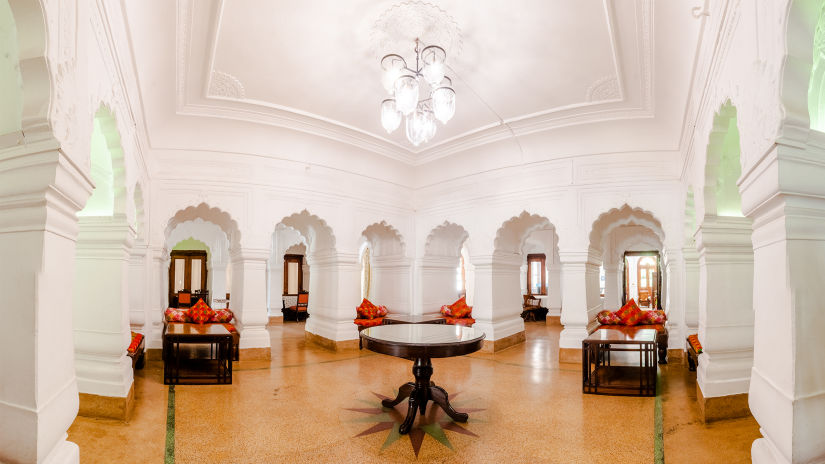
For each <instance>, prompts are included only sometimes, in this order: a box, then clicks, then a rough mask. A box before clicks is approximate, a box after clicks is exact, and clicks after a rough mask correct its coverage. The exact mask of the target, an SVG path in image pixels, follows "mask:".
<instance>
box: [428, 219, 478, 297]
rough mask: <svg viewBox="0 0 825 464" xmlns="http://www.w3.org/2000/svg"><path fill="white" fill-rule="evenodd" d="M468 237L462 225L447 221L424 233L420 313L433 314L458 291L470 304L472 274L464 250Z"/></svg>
mask: <svg viewBox="0 0 825 464" xmlns="http://www.w3.org/2000/svg"><path fill="white" fill-rule="evenodd" d="M469 238H470V234H469V233H468V232H467V230H466V229H465V228H464V227H463V226H461V225H459V224H456V223H453V222H449V221H444V222H443V223H441V224H439V225H437V226H436V227H434V228H433V229H432V230H431V231H430V233H429V234H427V238H426V241H425V243H424V256H423V257H422V259H421V265H420V275H421V280H420V282H421V284H420V285H421V288H420V292H421V293H420V295H421V299H420V301H421V304H422V310H423V312H424V313H432V312H436V311H438V310H439V308H440V307H441V306H442V305H445V304H451V303H453V302H454V301H455V300H456V299H458V298H459V296H460V295H461V294H462V291H464V292H466V293H465V296H466V297H467V302H468V304H470V305H472V304H473V296H474V292H473V282H474V275H475V274H474V267H473V265H472V263H471V262H470V259H469V253H468V251H467V250H468V242H469ZM462 265H463V269H462ZM462 273H463V275H462Z"/></svg>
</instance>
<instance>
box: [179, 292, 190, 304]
mask: <svg viewBox="0 0 825 464" xmlns="http://www.w3.org/2000/svg"><path fill="white" fill-rule="evenodd" d="M191 302H192V294H191V293H179V294H178V303H187V304H188V303H191Z"/></svg>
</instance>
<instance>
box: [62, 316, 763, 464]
mask: <svg viewBox="0 0 825 464" xmlns="http://www.w3.org/2000/svg"><path fill="white" fill-rule="evenodd" d="M526 326H527V334H526V335H527V341H526V343H523V344H520V345H517V346H515V347H512V348H509V349H507V350H504V351H501V352H499V353H496V354H484V353H475V354H472V355H470V356H465V357H461V358H449V359H434V360H433V365H434V374H433V381H434V382H435V383H436V384H438V385H441V386H443V387H444V388H445V389H446V390H447V391H448V392H449V393H450V400H451V402H452V403H453V405H454V407H456V409H458V410H464V411H467V412H469V413H470V421H469V422H468V423H466V424H458V423H454V422H452V421H449V419H448V418H446V416H444V414H443V412H442V411H441V410H440V409H439V408H438V407H431V406H430V407H428V412H427V414H426V416H425V417H424V419H423V420H417V425H416V427H415V428H414V429H413V431H412V432H411V433H410V434H409V435H403V436H402V435H398V433H397V427H398V425H397V424H398V423H400V421H401V420H402V419H403V416H404V414H405V413H406V403H402V404H401V405H398V406H397V407H396V408H395V409H394V410H384V409H382V408H381V407H380V399H381V398H383V397H387V396H394V394H395V392H396V388H397V387H398V386H400V385H401V384H403V383H405V382H408V381H410V380H412V374H411V371H410V369H411V365H412V363H411V362H409V361H405V360H402V359H398V358H394V357H390V356H384V355H378V354H374V353H371V352H369V351H366V350H363V351H361V352H348V353H333V352H330V351H327V350H325V349H323V348H320V347H317V346H315V345H312V344H307V343H306V342H305V341H304V333H303V328H304V325H303V323H294V322H287V323H283V324H281V323H276V324H272V325H270V327H269V330H270V334H271V337H272V361H271V362H263V361H249V362H244V361H241V362H240V363H236V367H235V370H234V376H233V384H232V385H221V386H218V385H214V386H213V385H207V386H176V387H175V388H174V389H170V388H169V387H168V386H165V385H163V372H162V367H163V366H162V363H160V362H157V361H155V362H147V363H146V367H145V368H144V369H142V370H139V371H137V373H136V376H135V396H136V404H135V412H134V414H133V416H132V417H131V419H130V420H129V422H128V423H123V422H116V421H111V420H102V419H89V418H84V417H78V418H77V419H76V420H75V422H74V424H73V425H72V427H71V428H70V429H69V440H70V441H73V442H75V443H77V444H78V445H79V446H80V461H81V463H120V462H123V463H142V462H147V463H162V462H167V463H171V462H175V463H224V462H226V463H269V462H272V463H281V462H283V463H302V462H307V463H316V462H317V463H348V462H357V463H371V462H382V463H385V462H438V463H451V462H456V463H463V462H473V463H475V462H478V463H488V462H507V463H521V462H525V463H526V462H529V463H579V462H581V463H655V462H663V461H664V462H668V463H682V462H685V463H687V462H690V463H694V464H695V463H704V462H725V463H726V464H733V463H739V462H742V463H745V462H750V446H751V443H752V442H753V440H754V439H756V438H758V437H759V428H758V425H757V423H756V422H755V421H754V420H753V419H752V418H747V419H738V420H730V421H722V422H718V423H715V424H711V425H704V424H702V423H701V421H700V420H699V416H698V407H697V406H696V392H695V374H694V373H691V372H688V370H687V367H686V366H684V365H683V364H682V363H681V362H680V360H671V363H670V364H668V365H666V366H660V369H659V376H660V396H659V397H657V398H634V397H613V396H595V395H583V394H582V393H581V367H580V366H579V365H576V364H561V365H560V364H559V362H558V335H559V332H560V331H561V327H560V326H558V325H554V324H552V323H547V324H545V323H544V322H531V323H527V324H526ZM657 401H658V402H659V408H660V409H659V411H661V413H662V415H661V417H662V418H663V419H662V421H661V423H660V425H659V426H658V427H657V423H656V421H655V416H656V411H657ZM167 423H168V426H167ZM657 433H659V434H661V435H663V437H664V442H663V446H662V442H661V441H660V442H658V445H657V441H656V434H657ZM167 440H168V446H167ZM657 449H658V450H659V456H658V459H657V456H656V454H657V453H656V450H657ZM662 452H663V459H662V456H661V454H662Z"/></svg>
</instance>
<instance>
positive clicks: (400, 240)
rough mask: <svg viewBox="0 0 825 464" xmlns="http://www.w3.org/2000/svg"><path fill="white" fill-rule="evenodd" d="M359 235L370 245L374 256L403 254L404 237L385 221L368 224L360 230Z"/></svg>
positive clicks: (404, 246) (404, 247)
mask: <svg viewBox="0 0 825 464" xmlns="http://www.w3.org/2000/svg"><path fill="white" fill-rule="evenodd" d="M361 236H362V237H364V238H366V239H367V240H368V241H369V242H370V244H371V245H372V246H371V247H370V248H371V253H372V255H373V256H374V257H380V256H404V252H405V250H406V244H405V243H404V237H403V236H402V235H401V232H399V231H398V229H396V228H395V227H393V226H392V225H390V224H388V223H387V221H381V222H376V223H373V224H370V225H369V226H367V227H366V228H365V229H364V230H363V231H362V232H361Z"/></svg>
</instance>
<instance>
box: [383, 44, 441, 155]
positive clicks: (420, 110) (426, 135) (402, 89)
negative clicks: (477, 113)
mask: <svg viewBox="0 0 825 464" xmlns="http://www.w3.org/2000/svg"><path fill="white" fill-rule="evenodd" d="M446 60H447V53H446V52H445V51H444V49H443V48H441V47H439V46H437V45H430V46H427V47H424V48H423V49H421V42H420V41H419V40H418V39H415V68H414V69H412V68H410V67H408V66H407V62H406V61H404V58H403V57H401V56H400V55H396V54H390V55H386V56H384V57H383V58H381V69H382V70H383V72H384V74H383V76H382V78H381V83H382V84H383V85H384V88H385V89H386V90H387V92H388V93H389V94H390V96H391V97H390V98H387V99H386V100H384V101H382V102H381V125H382V126H384V129H386V131H387V133H392V132H393V131H395V129H397V128H398V126H400V125H401V118H402V116H403V117H404V118H405V119H406V120H405V127H406V133H407V140H409V141H410V143H412V144H413V145H415V146H416V147H417V146H418V145H420V144H422V143H426V142H429V141H430V140H432V138H433V137H434V136H435V131H436V124H435V120H436V119H438V120H439V121H441V123H442V124H446V123H447V121H449V120H450V119H452V117H453V115H454V114H455V91H454V90H453V88H452V85H453V83H452V80H450V78H449V77H447V76H445V75H444V72H445V68H446V64H445V62H446ZM422 93H423V94H424V97H425V98H424V99H421V94H422Z"/></svg>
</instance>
